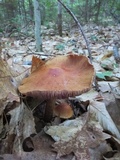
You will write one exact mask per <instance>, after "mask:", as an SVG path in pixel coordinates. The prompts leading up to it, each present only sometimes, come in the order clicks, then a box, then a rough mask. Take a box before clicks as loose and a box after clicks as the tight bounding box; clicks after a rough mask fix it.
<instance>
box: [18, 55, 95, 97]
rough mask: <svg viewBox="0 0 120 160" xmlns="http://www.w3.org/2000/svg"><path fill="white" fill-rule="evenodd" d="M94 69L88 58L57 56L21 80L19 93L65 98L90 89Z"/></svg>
mask: <svg viewBox="0 0 120 160" xmlns="http://www.w3.org/2000/svg"><path fill="white" fill-rule="evenodd" d="M93 76H94V68H93V66H92V65H91V64H90V63H89V61H88V58H87V57H85V56H82V55H80V56H78V55H67V56H64V55H62V56H57V57H55V58H53V59H50V60H48V61H47V62H46V63H43V64H41V65H40V66H39V67H37V69H36V70H35V71H33V72H32V73H31V75H30V76H29V77H27V78H25V79H23V81H22V83H21V85H20V86H19V88H18V89H19V91H20V92H21V93H22V94H23V95H27V96H32V97H41V98H46V99H47V98H53V97H55V98H66V97H71V96H77V95H80V94H82V93H84V92H86V91H88V90H89V89H90V88H91V84H92V80H93Z"/></svg>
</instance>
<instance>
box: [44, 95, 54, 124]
mask: <svg viewBox="0 0 120 160" xmlns="http://www.w3.org/2000/svg"><path fill="white" fill-rule="evenodd" d="M55 102H56V99H54V98H53V99H49V100H47V101H46V107H45V114H44V120H45V121H46V122H50V120H51V119H52V117H53V108H54V106H55Z"/></svg>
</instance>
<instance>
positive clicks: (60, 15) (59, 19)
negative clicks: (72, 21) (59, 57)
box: [58, 2, 62, 37]
mask: <svg viewBox="0 0 120 160" xmlns="http://www.w3.org/2000/svg"><path fill="white" fill-rule="evenodd" d="M58 33H59V35H60V36H61V37H62V5H61V3H59V2H58Z"/></svg>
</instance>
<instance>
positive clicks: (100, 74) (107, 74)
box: [96, 71, 113, 80]
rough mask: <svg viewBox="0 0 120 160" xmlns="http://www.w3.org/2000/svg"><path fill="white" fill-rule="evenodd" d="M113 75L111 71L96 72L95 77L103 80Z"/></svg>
mask: <svg viewBox="0 0 120 160" xmlns="http://www.w3.org/2000/svg"><path fill="white" fill-rule="evenodd" d="M112 75H113V73H112V72H111V71H105V72H97V73H96V76H97V77H98V78H100V79H105V80H106V77H112Z"/></svg>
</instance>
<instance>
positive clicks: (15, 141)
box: [0, 24, 120, 160]
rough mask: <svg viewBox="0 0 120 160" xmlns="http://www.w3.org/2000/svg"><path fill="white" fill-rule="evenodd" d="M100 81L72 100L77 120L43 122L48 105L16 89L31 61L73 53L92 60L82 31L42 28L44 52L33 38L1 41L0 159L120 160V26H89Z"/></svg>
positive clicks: (22, 37) (70, 99) (86, 33)
mask: <svg viewBox="0 0 120 160" xmlns="http://www.w3.org/2000/svg"><path fill="white" fill-rule="evenodd" d="M83 30H84V33H85V35H86V37H87V40H88V42H89V44H90V49H91V53H92V54H91V56H92V65H93V66H94V69H95V73H96V76H95V79H96V80H95V81H94V83H93V87H92V89H91V90H90V91H89V92H87V93H84V94H82V95H80V96H77V97H73V98H69V99H68V101H69V102H70V103H71V105H72V107H73V110H74V116H73V117H72V118H70V119H67V120H63V119H60V118H58V117H54V118H53V119H52V121H51V122H49V123H46V122H45V121H44V119H43V117H44V115H43V110H44V109H43V107H44V102H39V101H37V100H36V99H34V98H29V97H28V98H23V97H22V95H21V94H20V93H19V92H18V90H17V88H18V86H19V85H20V83H21V81H22V79H23V78H24V77H26V76H28V75H29V74H30V68H31V63H32V62H31V61H32V57H33V55H34V56H37V57H39V58H40V59H42V60H43V61H45V60H48V59H50V58H51V57H55V56H57V55H67V54H69V53H70V52H72V53H73V54H77V55H85V56H87V57H88V55H89V54H88V50H87V47H86V43H85V40H84V39H83V37H82V35H81V33H80V32H79V31H78V28H77V27H75V28H73V29H71V31H70V32H69V33H68V32H66V31H63V37H59V36H58V35H56V34H55V33H54V30H53V29H47V28H46V27H44V26H42V33H43V35H42V47H43V51H42V52H36V49H35V39H34V38H32V37H33V36H24V35H19V37H18V35H17V34H16V33H15V34H16V35H14V36H13V37H12V36H11V37H10V38H4V37H1V40H0V41H1V42H0V44H1V46H0V51H1V53H0V160H8V159H10V160H30V159H32V160H54V159H61V160H75V159H77V160H120V25H116V26H107V27H103V26H96V25H93V24H91V25H86V26H84V27H83Z"/></svg>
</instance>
